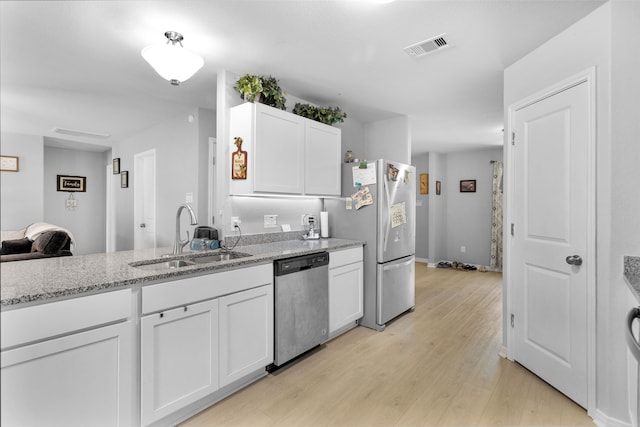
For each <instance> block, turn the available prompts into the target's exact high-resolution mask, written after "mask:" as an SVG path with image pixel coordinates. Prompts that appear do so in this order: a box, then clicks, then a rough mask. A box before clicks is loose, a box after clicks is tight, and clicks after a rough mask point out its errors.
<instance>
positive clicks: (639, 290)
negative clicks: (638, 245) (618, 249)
mask: <svg viewBox="0 0 640 427" xmlns="http://www.w3.org/2000/svg"><path fill="white" fill-rule="evenodd" d="M624 278H625V279H626V281H627V283H628V284H629V286H630V287H631V290H632V291H633V293H634V294H635V295H636V298H637V299H638V301H640V257H637V256H625V257H624Z"/></svg>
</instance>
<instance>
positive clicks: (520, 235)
mask: <svg viewBox="0 0 640 427" xmlns="http://www.w3.org/2000/svg"><path fill="white" fill-rule="evenodd" d="M590 120H591V116H590V89H589V85H588V84H587V83H586V82H582V83H580V84H577V85H574V86H572V87H569V88H567V89H565V90H562V91H560V92H558V93H556V94H554V95H553V96H549V97H546V98H544V99H541V100H539V101H537V102H535V103H533V104H531V105H528V106H526V107H523V108H521V109H519V110H516V111H515V113H514V115H513V122H512V126H513V127H512V130H514V131H515V138H514V139H515V144H514V146H513V147H512V150H511V152H512V155H513V157H512V159H513V169H512V170H513V194H512V222H513V227H514V228H513V230H512V234H513V237H511V242H512V254H511V271H512V274H511V289H512V300H511V309H512V311H511V313H512V316H513V317H512V318H511V319H512V327H513V353H512V355H513V358H514V359H515V360H516V361H518V362H519V363H521V364H522V365H524V366H525V367H527V368H528V369H529V370H531V371H532V372H534V373H535V374H537V375H538V376H540V377H541V378H543V379H544V380H545V381H547V382H548V383H550V384H551V385H552V386H554V387H555V388H557V389H558V390H560V391H561V392H562V393H564V394H565V395H567V396H568V397H570V398H571V399H573V400H574V401H575V402H577V403H578V404H580V405H582V406H583V407H587V394H588V393H587V391H588V371H587V367H588V364H587V361H588V354H589V348H588V326H587V325H588V324H589V322H588V316H587V313H588V284H589V280H590V279H589V274H592V272H593V271H595V268H594V262H595V260H594V259H590V255H591V249H590V245H591V243H590V242H591V239H592V238H593V236H594V226H593V218H590V215H591V212H593V210H592V209H591V207H590V203H592V202H591V200H592V198H591V197H590V194H589V192H590V191H594V190H593V188H591V184H590V182H591V181H590V166H589V164H590V163H589V162H590V155H589V153H590V152H591V148H590V147H591V145H592V144H591V143H590V141H591V139H590V138H591V132H590V129H591V123H590ZM567 257H576V258H569V259H567ZM577 257H579V258H580V259H581V262H582V264H581V265H578V264H579V262H576V261H575V260H576V259H577ZM569 262H572V264H569Z"/></svg>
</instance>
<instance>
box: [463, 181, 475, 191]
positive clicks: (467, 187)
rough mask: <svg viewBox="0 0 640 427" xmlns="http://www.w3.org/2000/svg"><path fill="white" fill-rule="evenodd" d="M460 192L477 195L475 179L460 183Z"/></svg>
mask: <svg viewBox="0 0 640 427" xmlns="http://www.w3.org/2000/svg"><path fill="white" fill-rule="evenodd" d="M460 192H461V193H475V192H476V180H475V179H464V180H462V181H460Z"/></svg>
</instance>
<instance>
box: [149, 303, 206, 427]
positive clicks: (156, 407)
mask: <svg viewBox="0 0 640 427" xmlns="http://www.w3.org/2000/svg"><path fill="white" fill-rule="evenodd" d="M141 341H142V343H141V351H142V354H141V358H142V366H141V369H142V390H141V392H142V424H143V425H148V424H150V423H152V422H154V421H157V420H159V419H161V418H162V417H164V416H166V415H169V414H170V413H172V412H174V411H176V410H178V409H180V408H183V407H184V406H186V405H188V404H190V403H192V402H195V401H196V400H198V399H200V398H202V397H204V396H206V395H208V394H210V393H212V392H214V391H215V390H217V389H218V300H217V299H214V300H209V301H205V302H201V303H198V304H193V305H189V306H186V307H180V308H176V309H173V310H169V311H166V312H162V313H156V314H151V315H148V316H145V317H143V318H142V319H141Z"/></svg>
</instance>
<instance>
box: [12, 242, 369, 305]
mask: <svg viewBox="0 0 640 427" xmlns="http://www.w3.org/2000/svg"><path fill="white" fill-rule="evenodd" d="M231 240H232V241H233V240H234V239H231ZM243 240H246V241H247V242H248V243H252V244H250V245H243V246H238V247H236V248H235V251H238V252H243V253H246V254H250V255H251V256H250V257H246V258H239V259H234V260H229V261H219V262H213V263H209V264H198V265H192V266H186V267H181V268H179V269H171V270H169V269H164V270H156V271H147V270H143V269H140V268H136V267H131V266H130V265H129V264H130V263H133V262H143V261H146V260H154V259H159V258H162V257H163V255H165V254H168V253H170V252H171V249H170V248H156V249H146V250H138V251H122V252H113V253H105V254H93V255H80V256H71V257H60V258H47V259H37V260H27V261H15V262H4V263H2V264H0V291H1V292H0V307H1V309H2V310H8V309H14V308H19V307H22V306H24V305H32V304H39V303H43V302H46V301H47V300H50V299H59V298H64V297H66V298H69V297H75V296H83V295H86V294H91V293H97V292H104V291H109V290H115V289H121V288H124V287H127V286H135V285H145V284H149V283H154V282H160V281H170V280H172V279H175V278H180V277H182V276H188V275H193V274H203V273H204V274H206V273H207V272H209V271H210V272H216V271H221V270H226V269H232V268H241V267H242V266H245V265H255V264H265V263H271V262H273V260H275V259H281V258H288V257H291V256H297V255H303V254H307V253H313V252H321V251H335V250H339V249H346V248H349V247H355V246H360V245H363V244H364V242H360V241H353V240H344V239H333V238H330V239H320V240H299V239H296V240H283V241H270V239H267V240H266V243H264V242H265V239H262V240H260V239H258V240H256V239H245V238H244V237H243ZM276 240H277V239H276ZM256 241H260V242H263V243H257V244H253V243H254V242H256ZM215 252H217V251H210V253H215ZM197 253H199V252H197ZM193 255H194V252H189V251H185V253H184V254H183V255H182V256H178V257H170V258H166V260H170V259H179V258H181V257H183V258H186V257H188V256H193Z"/></svg>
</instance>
